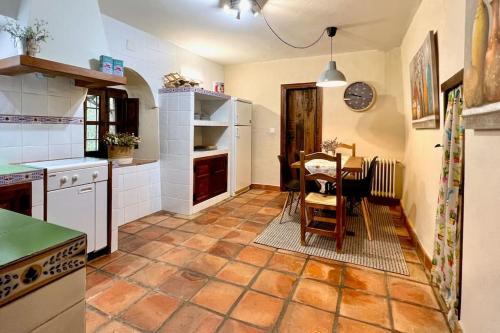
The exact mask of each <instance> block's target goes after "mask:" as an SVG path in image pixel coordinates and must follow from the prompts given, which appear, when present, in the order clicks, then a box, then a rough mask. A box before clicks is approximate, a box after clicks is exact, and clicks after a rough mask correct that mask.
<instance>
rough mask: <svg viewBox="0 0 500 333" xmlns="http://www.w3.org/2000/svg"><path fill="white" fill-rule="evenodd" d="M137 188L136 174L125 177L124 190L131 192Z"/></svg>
mask: <svg viewBox="0 0 500 333" xmlns="http://www.w3.org/2000/svg"><path fill="white" fill-rule="evenodd" d="M134 187H137V178H136V174H135V173H128V174H124V175H123V189H125V190H130V189H132V188H134Z"/></svg>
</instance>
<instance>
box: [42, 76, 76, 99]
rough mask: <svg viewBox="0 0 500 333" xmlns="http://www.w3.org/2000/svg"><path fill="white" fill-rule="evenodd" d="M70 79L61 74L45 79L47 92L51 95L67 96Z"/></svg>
mask: <svg viewBox="0 0 500 333" xmlns="http://www.w3.org/2000/svg"><path fill="white" fill-rule="evenodd" d="M71 81H72V80H71V79H68V78H66V77H62V76H56V77H54V78H48V79H47V92H48V94H49V95H52V96H67V95H68V94H69V93H70V83H72V82H71Z"/></svg>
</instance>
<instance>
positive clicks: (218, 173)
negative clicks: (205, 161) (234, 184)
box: [210, 155, 227, 197]
mask: <svg viewBox="0 0 500 333" xmlns="http://www.w3.org/2000/svg"><path fill="white" fill-rule="evenodd" d="M210 187H211V196H212V197H215V196H217V195H219V194H222V193H225V192H226V191H227V155H223V156H219V157H216V158H214V159H213V160H212V177H211V178H210Z"/></svg>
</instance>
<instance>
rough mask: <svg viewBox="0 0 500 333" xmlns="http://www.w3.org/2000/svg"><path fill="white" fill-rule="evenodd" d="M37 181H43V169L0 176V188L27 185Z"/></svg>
mask: <svg viewBox="0 0 500 333" xmlns="http://www.w3.org/2000/svg"><path fill="white" fill-rule="evenodd" d="M39 179H43V169H40V170H34V171H29V172H20V173H11V174H8V175H0V186H5V185H12V184H19V183H27V182H32V181H35V180H39Z"/></svg>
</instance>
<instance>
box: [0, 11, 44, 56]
mask: <svg viewBox="0 0 500 333" xmlns="http://www.w3.org/2000/svg"><path fill="white" fill-rule="evenodd" d="M46 26H47V21H44V20H38V19H35V21H34V23H33V25H29V26H26V27H23V26H21V25H20V24H19V23H17V22H16V21H15V20H9V21H8V22H7V23H6V24H4V25H2V26H0V31H5V32H7V33H8V34H9V35H10V38H11V39H12V40H13V41H14V46H17V47H18V50H19V53H20V54H23V55H28V56H32V57H34V56H35V55H36V54H37V53H38V52H40V43H42V42H46V41H47V39H49V38H50V34H49V31H48V30H47V29H46Z"/></svg>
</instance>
